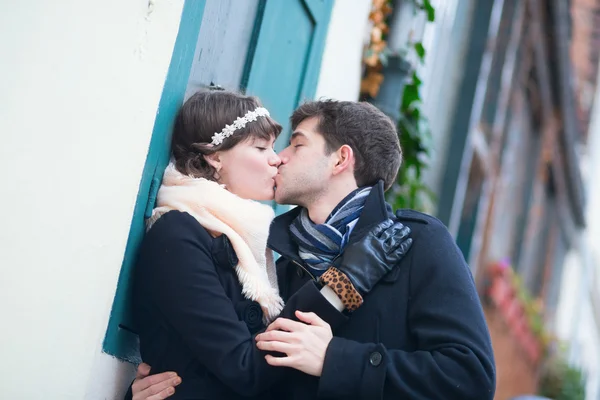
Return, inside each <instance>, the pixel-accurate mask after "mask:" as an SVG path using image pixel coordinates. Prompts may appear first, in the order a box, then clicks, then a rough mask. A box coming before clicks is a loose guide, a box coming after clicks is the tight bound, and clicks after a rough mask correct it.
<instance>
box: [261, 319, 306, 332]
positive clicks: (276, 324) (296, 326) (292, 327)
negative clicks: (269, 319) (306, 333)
mask: <svg viewBox="0 0 600 400" xmlns="http://www.w3.org/2000/svg"><path fill="white" fill-rule="evenodd" d="M305 327H306V324H303V323H302V322H298V321H292V320H291V319H287V318H277V319H276V320H275V321H273V323H272V324H271V325H269V327H268V328H267V330H266V332H269V331H273V330H280V331H288V332H297V331H299V330H301V329H303V328H305Z"/></svg>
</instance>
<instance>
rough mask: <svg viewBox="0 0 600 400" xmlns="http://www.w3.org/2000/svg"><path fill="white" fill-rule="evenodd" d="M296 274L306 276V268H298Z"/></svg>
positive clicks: (301, 276)
mask: <svg viewBox="0 0 600 400" xmlns="http://www.w3.org/2000/svg"><path fill="white" fill-rule="evenodd" d="M296 275H298V277H299V278H303V277H304V270H303V269H302V268H300V267H298V268H296Z"/></svg>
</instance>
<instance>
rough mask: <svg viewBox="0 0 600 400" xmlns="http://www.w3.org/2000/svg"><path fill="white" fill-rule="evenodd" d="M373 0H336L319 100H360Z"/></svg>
mask: <svg viewBox="0 0 600 400" xmlns="http://www.w3.org/2000/svg"><path fill="white" fill-rule="evenodd" d="M370 11H371V0H352V1H347V0H336V2H335V3H334V6H333V10H332V13H331V20H330V22H329V29H328V31H327V39H326V41H325V50H324V53H323V60H322V62H321V71H320V73H319V83H318V85H317V91H316V96H315V97H316V98H317V99H319V98H332V99H336V100H348V101H356V100H358V95H359V93H360V80H361V74H362V63H361V59H362V55H363V51H364V47H363V46H364V43H365V42H367V41H368V29H369V27H368V24H369V12H370Z"/></svg>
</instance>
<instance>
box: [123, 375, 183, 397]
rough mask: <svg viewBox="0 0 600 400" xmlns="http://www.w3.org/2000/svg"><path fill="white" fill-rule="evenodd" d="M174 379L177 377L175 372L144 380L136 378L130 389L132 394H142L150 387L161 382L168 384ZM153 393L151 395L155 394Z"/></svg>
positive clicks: (152, 376) (151, 376)
mask: <svg viewBox="0 0 600 400" xmlns="http://www.w3.org/2000/svg"><path fill="white" fill-rule="evenodd" d="M176 377H177V374H176V373H175V372H163V373H161V374H156V375H150V376H147V377H145V378H136V379H135V381H134V382H133V385H131V389H132V390H133V391H134V392H142V391H144V390H147V389H148V388H150V387H152V386H155V385H159V384H161V383H163V382H169V380H171V379H174V378H176ZM155 393H158V392H155ZM155 393H152V394H155ZM141 398H142V399H144V398H145V397H141Z"/></svg>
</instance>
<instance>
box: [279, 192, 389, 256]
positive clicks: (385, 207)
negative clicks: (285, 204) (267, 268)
mask: <svg viewBox="0 0 600 400" xmlns="http://www.w3.org/2000/svg"><path fill="white" fill-rule="evenodd" d="M301 210H302V207H295V208H294V209H292V210H290V211H288V212H286V213H284V214H281V215H280V216H278V217H276V218H275V219H274V220H273V223H272V225H271V230H270V233H269V239H268V241H267V245H268V246H269V247H270V248H271V249H273V250H274V251H276V252H277V253H279V254H281V255H282V256H283V257H285V258H288V259H292V260H295V261H300V257H299V256H298V246H297V245H296V243H295V242H294V240H292V237H291V233H290V225H291V224H292V221H294V219H296V217H297V216H298V214H300V211H301ZM391 213H392V208H391V207H390V205H389V204H387V203H386V202H385V197H384V195H383V181H379V182H377V184H376V185H375V186H373V189H372V190H371V193H370V194H369V196H368V197H367V200H366V201H365V207H364V208H363V211H362V213H361V214H360V217H359V218H358V221H357V223H356V226H355V227H354V229H353V230H352V233H351V234H350V238H349V243H352V242H354V241H356V240H358V239H360V238H361V237H362V236H363V234H364V232H367V231H368V230H369V229H371V228H372V227H373V226H374V225H376V224H378V223H380V222H381V221H383V220H385V219H386V218H388V216H390V214H391Z"/></svg>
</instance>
